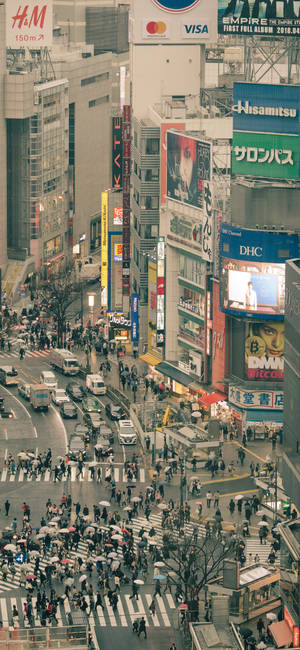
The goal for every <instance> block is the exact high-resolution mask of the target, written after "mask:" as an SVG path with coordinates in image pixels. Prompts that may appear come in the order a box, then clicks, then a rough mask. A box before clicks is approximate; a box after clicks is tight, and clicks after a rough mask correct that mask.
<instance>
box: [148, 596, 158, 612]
mask: <svg viewBox="0 0 300 650" xmlns="http://www.w3.org/2000/svg"><path fill="white" fill-rule="evenodd" d="M149 610H150V612H151V614H152V616H155V610H156V605H155V600H153V598H152V601H151V603H150V605H149Z"/></svg>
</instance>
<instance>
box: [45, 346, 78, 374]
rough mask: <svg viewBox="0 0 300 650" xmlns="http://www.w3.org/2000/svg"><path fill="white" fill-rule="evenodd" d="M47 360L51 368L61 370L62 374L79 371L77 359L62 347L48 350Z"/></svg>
mask: <svg viewBox="0 0 300 650" xmlns="http://www.w3.org/2000/svg"><path fill="white" fill-rule="evenodd" d="M49 361H50V363H51V366H53V368H56V369H57V370H61V372H62V373H63V374H64V375H77V374H78V373H79V365H78V361H77V359H76V357H75V356H74V354H73V353H72V352H70V351H69V350H64V349H63V348H54V349H53V350H50V357H49Z"/></svg>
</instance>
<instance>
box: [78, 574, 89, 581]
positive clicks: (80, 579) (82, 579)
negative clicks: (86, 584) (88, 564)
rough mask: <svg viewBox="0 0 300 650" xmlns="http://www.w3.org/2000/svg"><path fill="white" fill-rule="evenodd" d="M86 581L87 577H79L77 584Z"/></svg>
mask: <svg viewBox="0 0 300 650" xmlns="http://www.w3.org/2000/svg"><path fill="white" fill-rule="evenodd" d="M86 579H87V576H86V575H83V576H80V578H79V582H83V581H84V580H86Z"/></svg>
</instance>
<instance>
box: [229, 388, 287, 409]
mask: <svg viewBox="0 0 300 650" xmlns="http://www.w3.org/2000/svg"><path fill="white" fill-rule="evenodd" d="M228 401H229V402H230V403H231V404H234V405H235V406H240V407H243V408H246V409H273V410H279V411H282V409H283V391H282V390H247V389H245V388H240V387H239V386H233V385H232V384H231V385H230V386H229V393H228Z"/></svg>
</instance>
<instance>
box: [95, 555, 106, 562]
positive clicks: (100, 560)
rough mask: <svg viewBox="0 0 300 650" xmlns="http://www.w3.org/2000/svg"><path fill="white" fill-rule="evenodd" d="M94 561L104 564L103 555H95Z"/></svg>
mask: <svg viewBox="0 0 300 650" xmlns="http://www.w3.org/2000/svg"><path fill="white" fill-rule="evenodd" d="M95 560H96V562H106V557H104V555H97V557H95Z"/></svg>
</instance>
